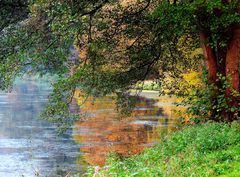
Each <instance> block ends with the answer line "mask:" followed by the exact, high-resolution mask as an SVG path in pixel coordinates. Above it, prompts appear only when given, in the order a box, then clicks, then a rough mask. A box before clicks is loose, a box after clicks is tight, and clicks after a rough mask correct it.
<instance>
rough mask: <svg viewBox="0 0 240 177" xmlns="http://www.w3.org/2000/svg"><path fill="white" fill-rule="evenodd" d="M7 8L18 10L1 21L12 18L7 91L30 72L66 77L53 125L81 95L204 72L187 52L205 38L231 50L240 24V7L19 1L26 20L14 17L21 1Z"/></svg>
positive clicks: (3, 53)
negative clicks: (232, 30)
mask: <svg viewBox="0 0 240 177" xmlns="http://www.w3.org/2000/svg"><path fill="white" fill-rule="evenodd" d="M3 2H4V3H5V2H8V3H9V2H10V3H11V6H9V5H6V3H5V5H4V6H1V7H3V8H4V13H0V17H1V19H0V20H2V19H4V15H5V12H6V16H7V17H8V18H7V20H3V21H4V22H3V23H4V24H3V25H2V24H1V28H0V30H1V31H0V41H1V42H0V88H1V89H7V88H9V87H10V86H11V85H12V82H13V80H14V78H15V77H17V76H22V75H23V74H25V73H31V74H32V73H40V74H46V73H54V74H58V75H59V76H60V77H61V79H59V82H58V83H56V84H55V89H54V92H56V93H53V94H52V95H51V97H50V98H51V99H50V107H51V108H49V109H48V108H47V110H46V112H48V113H47V114H45V116H50V117H49V119H50V120H51V119H52V117H54V116H53V114H58V113H60V112H63V111H66V112H69V110H68V111H67V108H68V107H69V106H68V105H67V103H68V102H66V103H63V102H64V101H68V100H69V97H70V96H69V95H72V94H69V93H72V92H73V91H72V89H73V88H76V87H79V88H81V89H82V90H84V91H85V92H86V93H87V94H94V95H106V94H111V93H116V92H119V91H121V92H123V93H124V92H126V91H127V90H128V89H130V88H132V87H133V86H135V84H136V83H137V82H139V81H144V80H146V79H148V78H149V77H150V76H152V75H153V76H157V79H158V80H159V81H161V80H162V78H164V77H166V73H170V75H171V76H174V77H179V76H180V75H181V74H182V72H183V71H184V70H186V69H196V68H197V66H199V63H201V60H199V58H200V57H199V55H198V56H194V57H189V55H188V57H186V56H187V55H186V53H187V54H189V53H191V52H193V51H195V50H196V49H197V48H198V47H199V39H198V36H199V32H200V31H204V32H206V33H209V34H211V38H210V39H209V41H208V42H209V43H210V44H211V45H212V46H213V47H215V46H217V45H220V46H225V45H226V41H228V39H229V36H230V33H229V30H230V27H231V25H233V24H236V23H239V21H240V20H239V19H240V17H239V13H238V11H237V7H238V3H237V1H231V2H230V3H222V1H220V0H216V1H209V0H208V1H204V0H194V1H189V0H179V1H167V0H163V1H159V0H153V1H148V0H143V1H138V3H134V2H133V3H130V4H129V5H128V4H125V5H123V3H122V2H121V1H116V0H93V1H89V0H82V1H66V0H30V1H27V2H26V1H24V2H23V1H18V2H23V3H21V4H22V5H23V6H24V7H23V8H24V11H23V12H24V15H23V16H21V18H16V15H14V14H15V12H16V11H14V7H13V6H12V5H16V4H14V3H12V2H13V1H7V0H4V1H3ZM1 3H2V2H1ZM2 4H3V3H2ZM26 14H27V15H26ZM186 14H188V15H186ZM9 17H12V19H10V20H9ZM1 22H2V21H1ZM73 45H74V47H75V48H76V49H77V50H78V51H79V55H80V57H79V58H78V59H77V60H75V61H71V59H70V58H69V56H70V50H69V48H70V47H71V46H73ZM84 53H85V54H84ZM86 67H87V68H88V69H87V70H85V68H86ZM70 70H72V71H73V72H72V73H71V74H69V73H68V72H69V71H70ZM83 70H84V73H82V71H83ZM79 72H80V73H82V74H79ZM73 78H74V79H73ZM75 82H77V83H75ZM69 85H72V86H69ZM160 86H161V83H160ZM67 89H70V90H68V91H67ZM61 92H62V93H61ZM67 92H69V93H67ZM54 97H56V98H54ZM219 99H220V98H219ZM54 102H56V103H54ZM51 105H53V106H51ZM58 106H59V108H57V107H58ZM53 107H54V110H53ZM216 110H217V108H216ZM61 114H62V113H61ZM56 116H57V115H56ZM63 117H65V118H66V117H68V116H67V115H63ZM58 119H60V118H57V119H56V120H58ZM67 121H68V120H67ZM60 122H61V123H62V122H63V119H60Z"/></svg>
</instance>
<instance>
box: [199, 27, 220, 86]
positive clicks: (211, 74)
mask: <svg viewBox="0 0 240 177" xmlns="http://www.w3.org/2000/svg"><path fill="white" fill-rule="evenodd" d="M200 40H201V45H202V49H203V54H204V56H205V59H206V65H207V68H208V79H209V82H210V83H213V84H216V82H217V61H216V57H215V55H214V52H213V49H212V48H211V46H210V44H209V37H208V35H207V34H206V33H204V32H200Z"/></svg>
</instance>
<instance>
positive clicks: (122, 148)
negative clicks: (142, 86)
mask: <svg viewBox="0 0 240 177" xmlns="http://www.w3.org/2000/svg"><path fill="white" fill-rule="evenodd" d="M50 91H51V88H50V85H49V84H48V83H46V82H37V81H31V80H26V81H18V82H17V83H16V85H15V87H14V89H13V91H12V92H11V93H3V92H0V177H18V176H21V175H25V176H26V177H33V176H35V174H36V173H39V174H41V176H49V177H55V176H58V175H66V174H67V173H68V172H72V173H79V174H80V175H82V174H84V171H85V169H86V166H87V165H89V164H90V165H103V164H104V163H105V158H106V156H107V154H108V153H109V152H111V151H116V152H118V153H119V154H121V155H124V156H128V155H130V154H135V153H140V152H141V151H143V149H144V148H145V147H147V146H151V145H152V144H154V143H156V142H157V141H158V140H159V138H160V136H161V133H162V132H169V131H172V130H173V129H174V117H175V115H174V112H173V111H172V108H173V107H174V106H173V105H172V104H171V103H170V102H168V101H165V102H163V103H159V100H156V99H153V98H155V97H156V95H154V94H153V93H152V94H151V93H148V94H145V95H144V96H143V97H140V98H139V99H138V103H137V106H136V108H135V109H134V110H133V112H132V114H131V115H130V116H128V117H125V118H122V117H120V116H119V115H118V113H117V112H116V105H115V104H114V101H113V99H112V98H111V97H105V98H99V99H97V100H95V102H94V104H93V102H92V100H88V101H87V102H86V103H85V105H84V106H83V107H81V112H82V113H85V114H87V115H88V118H87V119H84V120H81V121H77V122H76V123H75V125H74V126H73V129H72V131H68V132H67V133H65V134H64V135H58V134H57V132H56V127H55V126H54V125H53V124H51V123H48V122H46V121H44V120H40V119H39V117H38V115H39V113H40V112H41V110H43V108H44V105H46V102H47V96H48V94H49V92H50ZM77 102H80V101H79V100H75V103H77Z"/></svg>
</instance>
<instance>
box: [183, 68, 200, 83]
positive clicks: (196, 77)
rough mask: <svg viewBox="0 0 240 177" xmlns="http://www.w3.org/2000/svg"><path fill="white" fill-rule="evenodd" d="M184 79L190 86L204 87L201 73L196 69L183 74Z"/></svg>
mask: <svg viewBox="0 0 240 177" xmlns="http://www.w3.org/2000/svg"><path fill="white" fill-rule="evenodd" d="M182 77H183V79H184V81H186V82H187V83H188V85H189V86H190V87H202V86H203V82H202V79H201V73H200V72H196V71H190V72H188V73H185V74H182Z"/></svg>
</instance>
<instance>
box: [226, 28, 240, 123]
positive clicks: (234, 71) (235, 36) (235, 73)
mask: <svg viewBox="0 0 240 177" xmlns="http://www.w3.org/2000/svg"><path fill="white" fill-rule="evenodd" d="M239 57H240V25H237V26H234V27H233V30H232V38H231V40H230V42H229V45H228V50H227V56H226V70H225V72H226V76H227V77H228V78H229V80H228V81H229V84H230V87H229V88H227V89H226V99H227V103H228V105H229V106H230V107H233V108H234V107H235V108H238V107H239V106H240V105H239V96H237V95H236V93H239ZM236 118H237V112H234V111H233V112H231V113H228V116H227V119H229V121H232V120H233V119H236Z"/></svg>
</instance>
